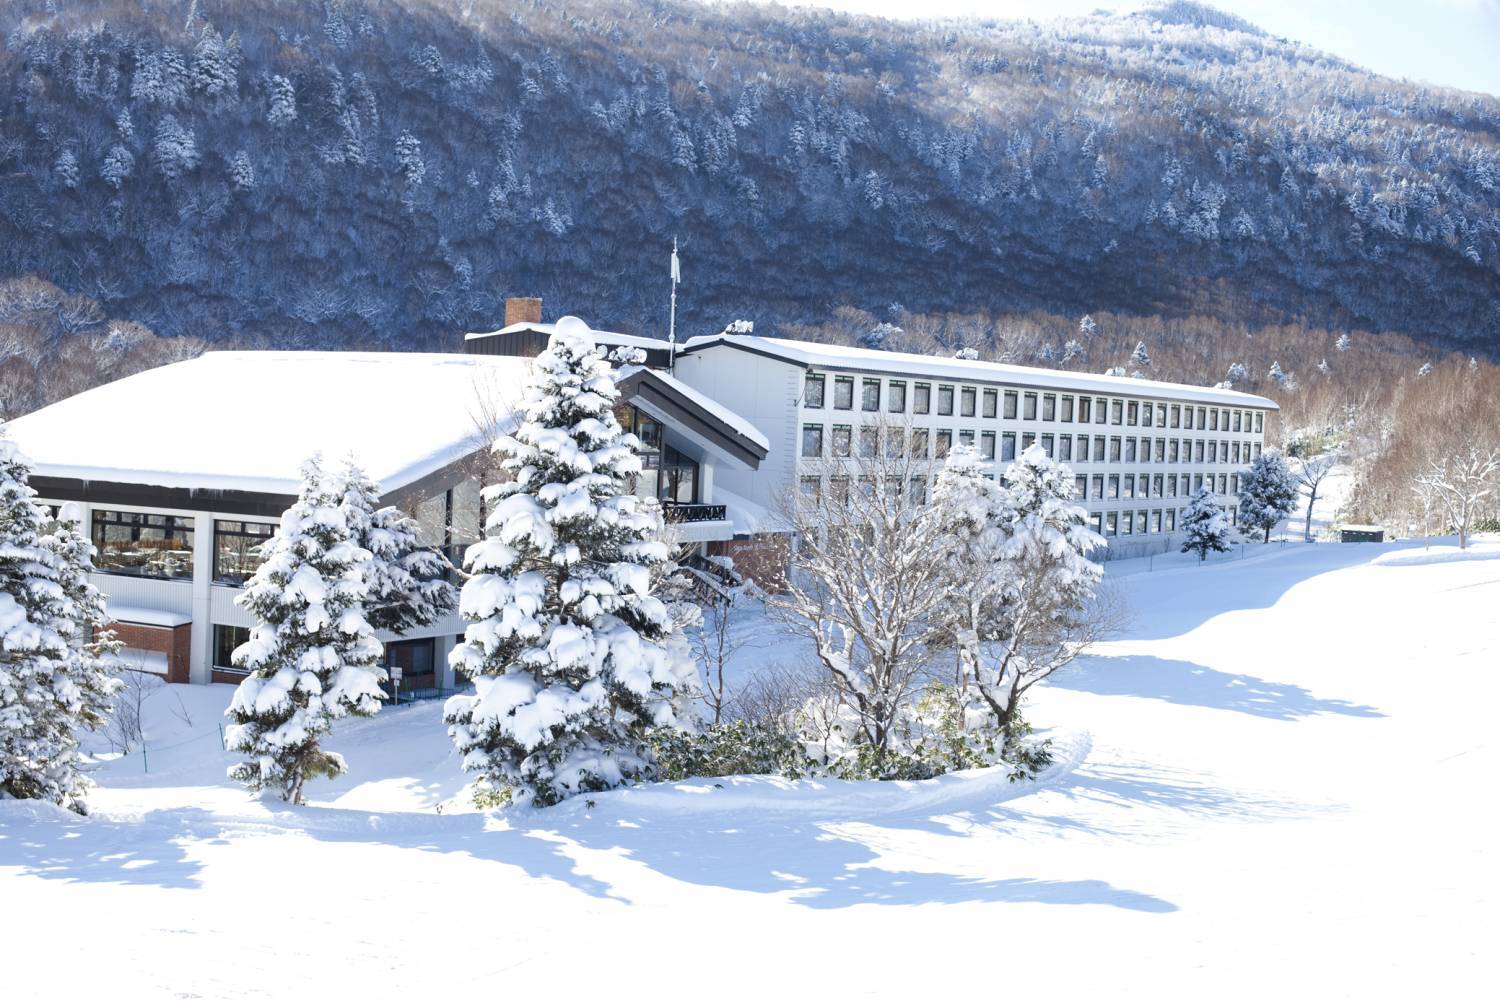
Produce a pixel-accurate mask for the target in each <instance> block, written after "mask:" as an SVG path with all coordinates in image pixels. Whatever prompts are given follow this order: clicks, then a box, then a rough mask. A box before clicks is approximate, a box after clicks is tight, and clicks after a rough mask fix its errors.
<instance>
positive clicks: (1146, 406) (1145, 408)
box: [1141, 403, 1151, 427]
mask: <svg viewBox="0 0 1500 1000" xmlns="http://www.w3.org/2000/svg"><path fill="white" fill-rule="evenodd" d="M1141 426H1142V427H1150V426H1151V404H1150V403H1142V404H1141Z"/></svg>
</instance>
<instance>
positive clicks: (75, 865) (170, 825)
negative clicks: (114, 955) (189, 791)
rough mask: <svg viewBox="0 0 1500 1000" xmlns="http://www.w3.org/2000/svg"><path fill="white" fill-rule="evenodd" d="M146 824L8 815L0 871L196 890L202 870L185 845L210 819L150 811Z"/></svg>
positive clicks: (0, 833) (54, 812)
mask: <svg viewBox="0 0 1500 1000" xmlns="http://www.w3.org/2000/svg"><path fill="white" fill-rule="evenodd" d="M150 817H151V819H150V822H139V821H127V822H121V821H116V820H109V819H103V818H100V817H97V816H89V817H83V816H74V815H72V814H70V813H67V812H65V811H64V810H62V809H47V810H45V811H43V810H36V811H34V812H33V813H32V814H31V815H30V816H29V817H28V819H29V820H32V821H30V822H16V821H15V820H16V817H11V816H7V822H5V823H3V824H0V867H7V866H14V867H17V868H20V869H21V871H22V872H23V873H25V874H27V875H35V876H39V877H41V878H49V879H60V880H62V881H67V882H104V883H115V884H119V885H150V886H160V887H162V888H165V889H195V888H197V887H198V881H197V877H198V874H199V872H200V870H201V869H202V865H201V864H200V863H199V862H196V861H193V860H192V859H190V858H189V857H188V853H187V842H188V841H191V840H199V841H201V840H205V839H211V837H212V836H217V834H212V835H206V834H207V830H208V829H209V827H210V825H211V824H212V822H213V815H212V814H211V813H209V812H206V811H205V810H202V809H170V810H164V811H162V812H157V813H151V814H150Z"/></svg>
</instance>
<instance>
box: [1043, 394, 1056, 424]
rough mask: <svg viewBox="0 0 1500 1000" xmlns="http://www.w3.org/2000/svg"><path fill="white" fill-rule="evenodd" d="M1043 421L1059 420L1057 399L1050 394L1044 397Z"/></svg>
mask: <svg viewBox="0 0 1500 1000" xmlns="http://www.w3.org/2000/svg"><path fill="white" fill-rule="evenodd" d="M1042 419H1043V420H1056V419H1057V397H1056V396H1054V395H1052V393H1050V392H1049V393H1047V394H1046V395H1045V396H1043V397H1042Z"/></svg>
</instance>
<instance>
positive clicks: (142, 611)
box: [107, 602, 193, 628]
mask: <svg viewBox="0 0 1500 1000" xmlns="http://www.w3.org/2000/svg"><path fill="white" fill-rule="evenodd" d="M107 610H108V612H109V617H110V619H111V620H112V621H117V622H127V623H130V624H134V625H155V626H156V627H158V628H176V627H177V626H179V625H191V624H192V621H193V616H192V615H185V614H182V613H181V612H179V611H162V610H159V609H157V608H140V607H136V606H134V605H128V604H115V603H113V602H111V603H110V604H109V607H108V609H107Z"/></svg>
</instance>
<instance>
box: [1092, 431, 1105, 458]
mask: <svg viewBox="0 0 1500 1000" xmlns="http://www.w3.org/2000/svg"><path fill="white" fill-rule="evenodd" d="M1094 461H1096V462H1102V461H1104V435H1103V434H1099V435H1096V436H1095V437H1094Z"/></svg>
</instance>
